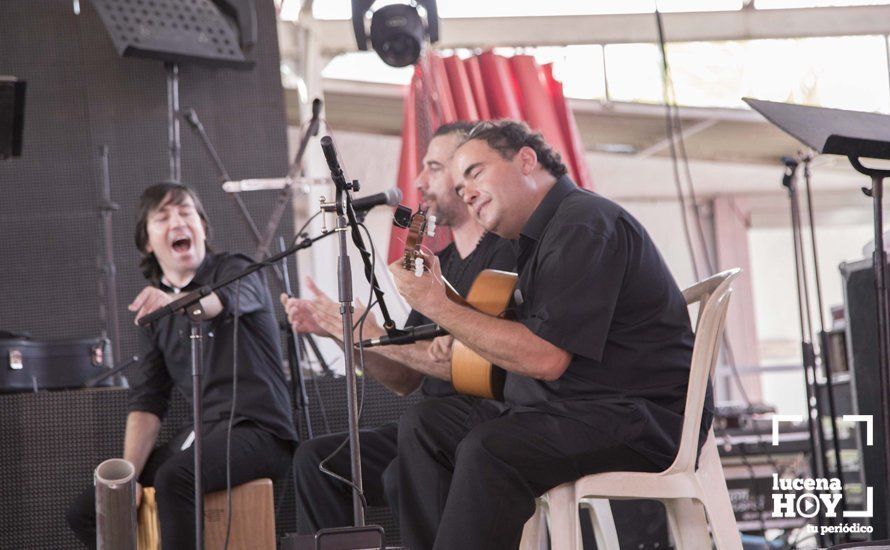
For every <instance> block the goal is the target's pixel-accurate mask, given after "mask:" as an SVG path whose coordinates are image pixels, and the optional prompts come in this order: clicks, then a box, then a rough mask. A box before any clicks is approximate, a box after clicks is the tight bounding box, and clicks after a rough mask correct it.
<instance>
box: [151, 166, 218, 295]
mask: <svg viewBox="0 0 890 550" xmlns="http://www.w3.org/2000/svg"><path fill="white" fill-rule="evenodd" d="M168 196H169V199H168V200H166V202H170V203H172V204H177V205H178V204H183V203H184V202H185V199H186V197H191V199H192V202H194V203H195V211H196V212H197V213H198V217H200V218H201V223H202V224H204V231H205V232H206V233H207V238H208V240H209V239H210V222H209V221H207V213H206V212H204V205H203V204H201V199H199V198H198V194H197V193H195V191H194V189H192V188H191V187H188V186H185V185H183V184H181V183H177V182H174V181H165V182H162V183H156V184H154V185H152V186H150V187H148V188H146V189H145V191H143V192H142V196H141V197H139V207H138V208H137V210H136V232H135V234H134V239H135V241H136V249H137V250H139V256H140V258H139V269H141V270H142V275H143V276H144V277H145V278H146V279H148V280H149V281H150V282H151V283H152V284H158V283H159V282H160V281H161V275H163V272H162V271H161V265H160V264H159V263H158V260H157V258H155V255H154V254H153V253H151V252H148V251H147V248H148V215H149V214H151V212H152V211H154V210H157V209H158V208H160V206H161V205H162V204H164V202H165V199H167V198H168ZM207 250H210V248H209V247H208V248H207Z"/></svg>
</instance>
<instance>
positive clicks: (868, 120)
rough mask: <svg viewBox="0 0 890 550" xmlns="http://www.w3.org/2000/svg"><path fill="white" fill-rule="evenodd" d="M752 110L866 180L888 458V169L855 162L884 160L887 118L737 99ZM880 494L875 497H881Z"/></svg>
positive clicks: (888, 154)
mask: <svg viewBox="0 0 890 550" xmlns="http://www.w3.org/2000/svg"><path fill="white" fill-rule="evenodd" d="M742 100H743V101H744V102H745V103H747V104H748V105H749V106H750V107H751V108H752V109H754V110H755V111H757V112H758V113H760V114H761V115H763V116H764V117H765V118H766V119H767V120H768V121H770V122H771V123H772V124H773V125H775V126H776V127H778V128H779V129H780V130H782V131H784V132H786V133H788V134H790V135H791V136H792V137H794V138H796V139H797V140H799V141H800V142H801V143H803V144H804V145H806V146H808V147H810V148H812V149H813V150H815V151H817V152H819V153H822V154H826V155H842V156H845V157H847V159H849V161H850V164H852V165H853V168H855V169H856V171H858V172H860V173H862V174H865V175H866V176H869V177H870V178H871V188H868V187H863V188H862V192H863V193H865V194H866V195H867V196H869V197H871V198H872V202H873V205H874V229H875V252H874V271H875V291H876V296H877V300H876V301H875V302H876V309H877V320H878V324H877V334H878V371H879V372H878V374H879V379H880V385H881V392H880V393H881V418H882V420H883V422H882V429H881V433H880V434H879V435H880V436H882V437H881V439H882V440H883V448H884V456H885V457H890V395H888V392H890V333H888V327H890V309H888V306H890V297H888V295H887V286H886V281H887V272H886V266H887V253H886V252H885V251H884V217H883V210H882V201H883V195H884V178H886V177H888V176H890V170H888V169H879V168H869V167H866V166H864V165H863V164H862V163H861V162H860V158H872V159H885V160H890V116H888V115H881V114H876V113H864V112H861V111H847V110H844V109H828V108H824V107H807V106H804V105H793V104H789V103H778V102H774V101H762V100H759V99H752V98H742ZM884 483H885V487H886V484H887V483H890V460H885V461H884ZM882 497H883V495H877V498H882ZM884 516H885V517H883V518H873V521H882V522H884V523H883V527H882V529H877V528H876V529H875V532H878V531H879V530H882V531H883V532H885V533H886V530H887V527H888V526H890V507H888V508H887V511H886V513H885V514H884Z"/></svg>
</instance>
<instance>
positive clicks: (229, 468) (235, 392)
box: [223, 279, 241, 550]
mask: <svg viewBox="0 0 890 550" xmlns="http://www.w3.org/2000/svg"><path fill="white" fill-rule="evenodd" d="M240 302H241V279H238V280H237V281H235V312H234V313H235V320H234V324H233V327H232V332H233V336H232V340H233V342H232V404H231V405H230V406H229V424H228V426H226V542H225V544H224V545H223V550H226V549H228V548H229V537H230V536H231V534H232V426H233V425H234V423H235V403H236V401H237V399H238V317H239V315H240V312H241V311H240V310H241V308H240V305H241V303H240Z"/></svg>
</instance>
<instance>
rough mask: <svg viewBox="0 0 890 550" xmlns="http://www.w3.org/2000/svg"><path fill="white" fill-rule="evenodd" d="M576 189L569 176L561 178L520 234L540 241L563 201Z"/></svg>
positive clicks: (545, 196)
mask: <svg viewBox="0 0 890 550" xmlns="http://www.w3.org/2000/svg"><path fill="white" fill-rule="evenodd" d="M575 189H577V186H576V185H575V183H574V182H573V181H572V180H571V179H569V177H568V176H560V177H559V178H558V179H557V180H556V183H555V184H553V187H551V188H550V191H547V194H546V195H544V199H543V200H542V201H541V204H539V205H538V207H537V208H535V211H534V212H532V215H531V216H530V217H529V219H528V221H526V222H525V225H524V226H522V230H521V231H520V232H519V234H520V235H521V236H522V237H527V238H529V239H532V240H535V241H537V240H538V239H540V238H541V235H543V234H544V230H545V229H546V228H547V225H548V224H549V223H550V220H551V219H552V218H553V215H554V214H555V213H556V209H557V208H559V205H560V203H562V200H563V199H564V198H566V196H567V195H568V194H569V193H571V192H572V191H574V190H575Z"/></svg>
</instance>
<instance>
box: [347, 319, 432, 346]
mask: <svg viewBox="0 0 890 550" xmlns="http://www.w3.org/2000/svg"><path fill="white" fill-rule="evenodd" d="M402 332H403V334H398V335H396V336H381V337H380V338H372V339H371V340H364V341H362V347H364V348H373V347H375V346H404V345H405V344H413V343H414V342H417V341H420V340H432V339H433V338H436V337H437V336H445V335H446V334H448V331H447V330H445V329H444V328H442V327H440V326H439V325H437V324H435V323H433V324H430V325H420V326H416V327H406V328H405V329H404V330H403V331H402Z"/></svg>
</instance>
